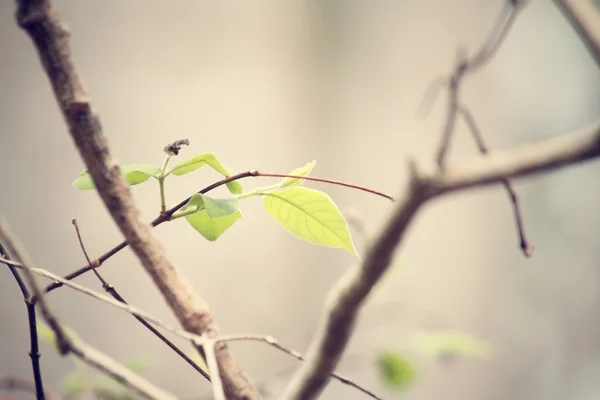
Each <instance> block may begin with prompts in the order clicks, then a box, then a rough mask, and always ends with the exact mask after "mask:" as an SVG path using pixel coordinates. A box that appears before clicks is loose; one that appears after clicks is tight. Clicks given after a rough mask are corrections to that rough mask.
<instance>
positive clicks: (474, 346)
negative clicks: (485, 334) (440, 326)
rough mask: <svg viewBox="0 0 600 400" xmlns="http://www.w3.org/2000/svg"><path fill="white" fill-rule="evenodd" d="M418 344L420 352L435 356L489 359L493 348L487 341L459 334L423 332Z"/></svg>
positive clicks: (419, 335)
mask: <svg viewBox="0 0 600 400" xmlns="http://www.w3.org/2000/svg"><path fill="white" fill-rule="evenodd" d="M416 344H417V349H418V350H419V351H421V352H423V353H425V354H429V355H433V356H444V355H468V356H477V357H487V356H489V355H490V354H491V353H492V346H491V345H490V344H489V343H488V342H486V341H485V340H482V339H480V338H477V337H475V336H470V335H466V334H464V333H458V332H421V333H419V334H418V336H417V337H416Z"/></svg>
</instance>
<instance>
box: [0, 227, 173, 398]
mask: <svg viewBox="0 0 600 400" xmlns="http://www.w3.org/2000/svg"><path fill="white" fill-rule="evenodd" d="M0 241H2V243H4V244H5V246H6V248H7V250H8V252H9V253H10V254H12V256H13V257H14V258H15V260H16V261H17V262H16V263H12V262H9V263H7V262H6V261H3V262H4V263H6V264H10V265H12V266H15V267H16V266H18V267H20V268H22V269H23V270H24V271H25V276H26V277H27V280H28V283H29V285H30V286H31V288H32V291H33V292H34V293H35V294H36V295H37V296H38V305H39V307H40V308H41V312H42V315H43V317H44V319H45V320H46V322H47V323H48V325H49V326H50V328H51V329H52V331H53V332H54V335H55V336H56V342H57V346H58V350H59V352H60V354H61V355H63V356H64V355H66V354H68V353H72V354H74V355H75V356H77V357H79V358H80V359H81V360H82V361H84V362H86V363H87V364H89V365H91V366H93V367H94V368H97V369H98V370H100V371H102V372H104V373H106V374H108V375H110V376H112V377H113V378H115V379H117V380H118V381H119V382H122V383H123V384H124V385H126V386H127V387H129V388H131V389H133V390H134V391H136V392H137V393H139V394H141V395H142V396H144V397H145V398H149V399H156V400H174V399H175V396H173V395H171V394H170V393H167V392H164V391H163V390H161V389H159V388H158V387H156V386H154V385H153V384H151V383H150V382H148V381H147V380H146V379H144V378H142V377H141V376H139V375H137V374H136V373H134V372H133V371H131V370H129V369H128V368H126V367H125V366H123V365H122V364H120V363H118V362H117V361H115V360H113V359H112V358H110V357H109V356H107V355H105V354H103V353H101V352H100V351H98V350H96V349H95V348H93V347H91V346H89V345H88V344H86V343H84V342H83V341H82V340H80V339H79V338H76V337H73V336H69V335H67V333H66V332H65V330H64V329H63V327H62V326H61V324H60V323H59V322H58V320H57V318H56V317H55V315H54V314H53V313H52V312H51V311H50V308H49V307H48V304H47V303H46V300H45V298H44V295H43V292H42V287H41V285H40V284H39V283H38V282H37V279H36V277H35V275H34V272H33V271H34V270H36V269H37V268H35V265H34V264H33V261H32V260H31V258H30V257H29V255H28V254H27V252H26V251H25V250H24V249H23V246H22V245H21V243H20V242H19V241H18V240H17V239H16V238H15V237H14V235H13V234H12V233H11V230H10V228H9V226H8V224H7V223H6V222H5V221H3V220H0Z"/></svg>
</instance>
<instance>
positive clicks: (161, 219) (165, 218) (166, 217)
mask: <svg viewBox="0 0 600 400" xmlns="http://www.w3.org/2000/svg"><path fill="white" fill-rule="evenodd" d="M259 176H262V177H282V178H297V179H305V180H309V181H315V182H324V183H330V184H333V185H339V186H345V187H349V188H353V189H357V190H362V191H364V192H368V193H372V194H376V195H378V196H381V197H384V198H386V199H388V200H391V201H394V197H393V196H391V195H389V194H386V193H383V192H380V191H378V190H375V189H370V188H367V187H364V186H360V185H355V184H352V183H347V182H342V181H336V180H333V179H327V178H316V177H310V176H299V175H289V174H278V173H273V172H260V171H256V170H250V171H245V172H240V173H239V174H235V175H232V176H230V177H227V178H224V179H221V180H219V181H217V182H214V183H212V184H210V185H208V186H206V187H205V188H204V189H202V190H199V191H198V192H196V193H201V194H206V193H208V192H210V191H212V190H214V189H216V188H218V187H220V186H223V185H225V184H227V183H229V182H233V181H236V180H239V179H244V178H253V177H259ZM191 197H192V196H189V197H187V198H185V199H183V200H181V201H180V202H179V203H178V204H176V205H175V206H173V207H171V208H170V209H168V210H167V211H166V212H165V213H161V214H159V215H158V216H157V217H156V218H154V219H153V220H152V221H151V222H150V226H151V227H153V228H155V227H157V226H158V225H161V224H163V223H165V222H169V221H171V217H172V216H173V214H174V213H175V212H176V211H178V210H180V209H181V208H182V207H184V206H185V205H186V204H187V203H188V202H189V201H190V199H191ZM127 246H129V243H128V242H127V241H125V240H124V241H122V242H121V243H119V244H118V245H116V246H115V247H113V248H112V249H110V250H109V251H107V252H106V253H104V254H102V255H101V256H100V257H98V258H97V259H95V260H93V261H91V262H88V264H87V265H84V266H83V267H81V268H79V269H77V270H75V271H73V272H71V273H69V274H67V275H65V276H64V279H66V280H72V279H75V278H77V277H78V276H80V275H82V274H85V273H86V272H88V271H90V270H92V269H95V268H98V267H100V266H101V265H102V264H103V263H105V262H106V260H108V259H109V258H111V257H112V256H114V255H115V254H117V253H118V252H119V251H121V250H123V249H124V248H125V247H127ZM61 286H62V283H60V282H53V283H51V284H50V285H48V286H47V287H46V288H45V289H44V290H45V293H49V292H51V291H53V290H54V289H58V288H59V287H61Z"/></svg>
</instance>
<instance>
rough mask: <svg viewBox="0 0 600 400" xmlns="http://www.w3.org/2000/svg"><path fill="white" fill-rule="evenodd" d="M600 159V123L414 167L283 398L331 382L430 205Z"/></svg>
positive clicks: (304, 395) (335, 296) (311, 394)
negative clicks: (368, 305)
mask: <svg viewBox="0 0 600 400" xmlns="http://www.w3.org/2000/svg"><path fill="white" fill-rule="evenodd" d="M599 156H600V121H596V122H595V123H594V124H592V125H591V126H588V127H586V128H584V129H582V130H580V131H578V132H574V133H568V134H564V135H562V136H560V137H555V138H551V139H546V140H541V141H537V142H534V143H530V144H529V145H524V146H522V147H519V148H516V149H514V150H510V151H503V152H496V153H492V154H490V155H488V156H480V157H477V158H475V159H472V160H470V161H467V162H462V163H459V164H456V165H454V166H450V167H447V168H446V169H443V170H440V169H439V168H437V167H436V166H435V165H434V164H431V163H430V165H427V166H417V165H416V164H415V163H411V164H410V167H411V179H410V181H409V183H408V185H407V187H406V189H405V194H404V196H402V197H401V200H400V201H399V202H398V204H397V206H396V207H395V209H394V211H393V212H392V215H391V217H390V219H389V220H388V223H387V225H386V226H385V227H384V228H383V229H382V230H381V231H380V232H379V234H378V235H377V237H376V238H375V239H374V241H373V243H372V245H371V246H369V249H368V251H367V253H366V255H365V257H364V259H363V262H362V265H360V266H358V267H355V268H352V269H350V270H348V271H347V272H346V273H345V274H344V275H343V276H342V278H341V279H340V280H339V282H338V283H337V284H336V285H335V286H334V287H333V288H332V291H331V294H330V297H329V299H330V300H329V303H328V306H327V308H326V312H325V317H324V321H323V322H322V324H321V325H320V327H319V329H318V332H317V334H316V336H315V338H314V339H313V342H312V343H311V346H310V348H309V351H308V354H307V362H306V363H305V364H303V365H302V366H301V367H300V369H299V370H298V371H297V373H296V374H295V375H294V377H293V379H292V381H291V382H290V384H289V385H288V387H287V388H286V390H285V393H284V396H283V398H285V399H290V400H308V399H313V398H316V397H317V396H318V395H319V394H320V393H321V392H322V390H323V389H324V387H325V385H326V384H327V382H328V381H329V376H330V375H329V373H330V372H331V371H332V370H333V369H334V368H335V367H336V366H337V364H338V362H339V360H340V357H341V355H342V352H343V351H344V349H345V347H346V345H347V343H348V340H349V338H350V335H351V333H352V331H353V328H354V322H355V320H356V318H357V315H358V312H359V310H360V307H361V306H362V303H363V302H364V300H365V298H366V297H367V296H368V295H369V293H370V292H371V290H372V288H373V287H374V286H375V284H376V283H377V282H378V281H379V280H380V279H381V277H382V276H383V274H384V273H385V272H386V271H387V269H388V268H389V266H390V264H391V262H392V260H393V256H394V253H395V251H396V249H397V247H398V246H399V245H400V244H401V243H402V239H403V237H404V236H405V234H406V231H407V230H408V228H409V226H410V223H411V222H412V220H413V218H414V217H415V216H416V215H417V213H418V211H419V210H420V209H421V206H423V205H424V204H425V203H427V202H428V201H429V200H431V199H433V198H435V197H437V196H442V195H445V194H448V193H452V192H455V191H458V190H465V189H469V188H474V187H481V186H485V185H491V184H494V183H499V182H502V181H503V180H506V179H509V178H513V179H514V178H520V177H524V176H527V175H531V174H534V173H540V172H549V171H552V170H555V169H557V168H560V167H566V166H568V165H573V164H577V163H581V162H584V161H586V160H591V159H593V158H597V157H599Z"/></svg>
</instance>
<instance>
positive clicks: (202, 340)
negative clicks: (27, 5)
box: [0, 258, 381, 399]
mask: <svg viewBox="0 0 600 400" xmlns="http://www.w3.org/2000/svg"><path fill="white" fill-rule="evenodd" d="M0 263H4V264H7V265H9V266H13V267H15V268H23V266H22V265H21V264H20V263H17V262H14V261H11V260H7V259H3V258H0ZM30 270H31V271H32V272H33V273H35V274H38V275H40V276H43V277H45V278H48V279H53V280H57V281H60V282H62V283H63V284H64V285H65V286H67V287H70V288H72V289H74V290H76V291H78V292H80V293H83V294H85V295H88V296H91V297H93V298H95V299H97V300H100V301H102V302H104V303H107V304H109V305H111V306H113V307H116V308H119V309H120V310H122V311H125V312H127V313H129V314H132V315H133V316H139V317H141V318H143V319H145V320H146V321H149V322H151V323H153V324H155V325H156V326H159V327H161V328H163V329H165V330H167V331H169V332H171V333H173V334H174V335H177V336H179V337H181V338H183V339H186V340H189V341H190V342H192V343H196V344H198V345H201V346H205V345H206V344H207V343H210V342H233V341H256V342H262V343H266V344H268V345H270V346H272V347H274V348H276V349H278V350H280V351H282V352H284V353H286V354H289V355H291V356H292V357H294V358H296V359H298V360H300V361H305V360H306V359H305V357H303V356H302V355H301V354H300V353H299V352H297V351H295V350H293V349H291V348H289V347H286V346H284V345H282V344H281V343H280V342H279V341H278V340H277V339H275V338H273V337H271V336H266V335H256V334H239V335H221V336H218V337H216V338H214V339H209V338H206V337H202V336H198V335H195V334H192V333H189V332H186V331H183V330H181V329H178V328H175V327H172V326H170V325H168V324H165V323H164V322H162V321H160V320H159V319H158V318H156V317H154V316H152V315H150V314H149V313H147V312H145V311H142V310H140V309H139V308H137V307H134V306H131V305H129V304H124V303H122V302H120V301H116V300H113V299H112V298H110V297H108V296H105V295H103V294H101V293H98V292H95V291H93V290H91V289H88V288H86V287H83V286H81V285H79V284H77V283H75V282H72V281H68V280H66V279H63V278H61V277H59V276H58V275H55V274H53V273H51V272H49V271H46V270H44V269H39V268H30ZM331 376H332V377H333V378H335V379H337V380H339V381H340V382H342V383H344V384H346V385H349V386H352V387H354V388H356V389H358V390H360V391H361V392H363V393H365V394H367V395H369V396H370V397H372V398H374V399H381V398H380V397H378V396H377V395H376V394H375V393H373V392H372V391H370V390H368V389H365V388H364V387H362V386H360V385H359V384H357V383H356V382H353V381H352V380H350V379H349V378H346V377H344V376H342V375H340V374H338V373H335V372H331Z"/></svg>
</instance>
